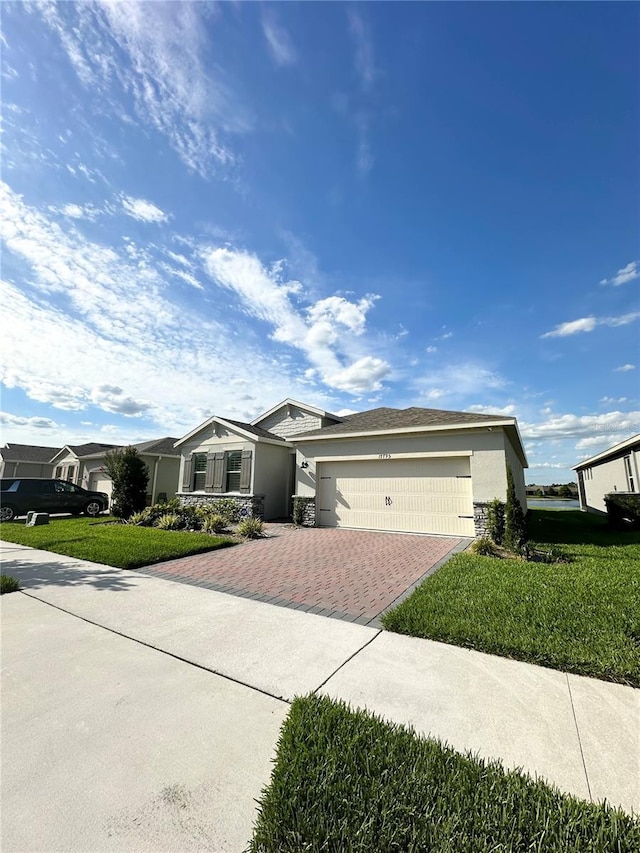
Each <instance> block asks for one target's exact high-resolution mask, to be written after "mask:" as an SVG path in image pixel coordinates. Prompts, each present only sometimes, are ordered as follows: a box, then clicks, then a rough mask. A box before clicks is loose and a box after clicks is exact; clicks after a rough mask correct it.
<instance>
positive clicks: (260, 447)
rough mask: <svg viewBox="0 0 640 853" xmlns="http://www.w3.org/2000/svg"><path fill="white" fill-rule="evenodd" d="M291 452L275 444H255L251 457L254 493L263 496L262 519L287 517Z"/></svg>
mask: <svg viewBox="0 0 640 853" xmlns="http://www.w3.org/2000/svg"><path fill="white" fill-rule="evenodd" d="M290 457H291V451H290V449H289V448H288V447H278V446H277V445H275V444H257V445H256V446H255V452H254V456H253V471H254V474H253V482H254V491H255V493H256V494H258V495H264V517H265V518H266V519H267V520H268V519H270V518H283V517H284V516H286V515H288V511H287V510H288V504H289V488H290V487H289V471H290V467H289V466H290Z"/></svg>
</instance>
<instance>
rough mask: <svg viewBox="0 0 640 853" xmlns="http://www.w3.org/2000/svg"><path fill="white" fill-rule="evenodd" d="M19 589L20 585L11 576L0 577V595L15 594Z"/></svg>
mask: <svg viewBox="0 0 640 853" xmlns="http://www.w3.org/2000/svg"><path fill="white" fill-rule="evenodd" d="M19 589H20V584H19V583H18V581H17V580H16V579H15V578H12V577H11V575H0V595H4V594H5V593H6V592H17V591H18V590H19Z"/></svg>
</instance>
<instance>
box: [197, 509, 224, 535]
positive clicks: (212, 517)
mask: <svg viewBox="0 0 640 853" xmlns="http://www.w3.org/2000/svg"><path fill="white" fill-rule="evenodd" d="M226 527H227V520H226V519H225V518H224V516H222V515H220V514H219V513H215V512H210V513H209V514H208V515H205V516H203V518H202V529H203V530H204V532H205V533H222V531H223V530H224V529H225V528H226Z"/></svg>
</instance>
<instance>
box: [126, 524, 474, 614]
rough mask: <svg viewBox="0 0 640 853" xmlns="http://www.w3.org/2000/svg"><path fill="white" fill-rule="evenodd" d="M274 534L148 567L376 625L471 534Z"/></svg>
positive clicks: (270, 529)
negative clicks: (457, 536) (440, 535)
mask: <svg viewBox="0 0 640 853" xmlns="http://www.w3.org/2000/svg"><path fill="white" fill-rule="evenodd" d="M267 534H268V538H266V539H260V540H257V541H253V542H247V543H245V544H242V545H239V546H236V547H234V548H226V549H222V550H220V551H212V552H211V553H209V554H198V555H195V556H192V557H183V558H182V559H179V560H171V561H168V562H165V563H160V564H158V565H157V566H148V567H146V568H144V569H142V570H141V571H144V572H148V573H150V574H153V575H156V576H160V577H164V578H167V579H170V580H174V581H176V580H177V581H182V582H184V583H191V584H195V585H196V586H205V587H207V588H209V589H215V590H218V591H220V592H228V593H233V594H236V595H241V596H243V597H245V598H252V599H255V600H257V601H264V602H268V603H270V604H277V605H280V606H284V607H291V608H293V609H296V610H302V611H305V612H310V613H317V614H320V615H322V616H331V617H334V618H339V619H346V620H348V621H351V622H357V623H359V624H362V625H376V624H377V622H378V617H379V616H380V615H381V614H382V613H384V611H385V610H388V609H389V607H390V606H391V605H392V604H394V603H397V602H399V601H400V600H402V599H403V598H404V597H406V595H407V594H409V593H410V592H411V591H413V589H414V588H415V587H416V586H417V585H418V584H419V583H420V582H421V581H422V580H423V579H424V578H425V577H426V576H427V575H428V574H430V573H431V572H433V571H435V569H436V568H438V567H439V566H440V565H441V564H442V563H443V562H445V561H446V560H447V559H449V557H451V556H452V555H453V554H454V553H456V552H457V551H460V550H463V549H464V548H465V547H466V546H467V545H468V542H469V540H467V539H455V538H450V537H436V536H424V535H411V534H399V533H374V532H371V531H366V530H344V529H343V530H337V529H329V528H294V527H290V526H286V525H279V524H270V525H267Z"/></svg>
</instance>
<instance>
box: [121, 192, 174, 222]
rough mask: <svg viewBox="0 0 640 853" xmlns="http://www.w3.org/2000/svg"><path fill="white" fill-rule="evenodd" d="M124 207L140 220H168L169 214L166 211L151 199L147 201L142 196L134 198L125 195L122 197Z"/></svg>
mask: <svg viewBox="0 0 640 853" xmlns="http://www.w3.org/2000/svg"><path fill="white" fill-rule="evenodd" d="M121 201H122V209H123V210H124V212H125V213H126V214H127V216H130V217H131V218H132V219H137V220H138V222H166V221H167V220H168V218H169V217H168V216H167V214H166V213H164V211H162V210H160V208H159V207H156V205H155V204H152V202H150V201H145V200H144V199H142V198H133V197H132V196H129V195H123V196H122V198H121Z"/></svg>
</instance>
